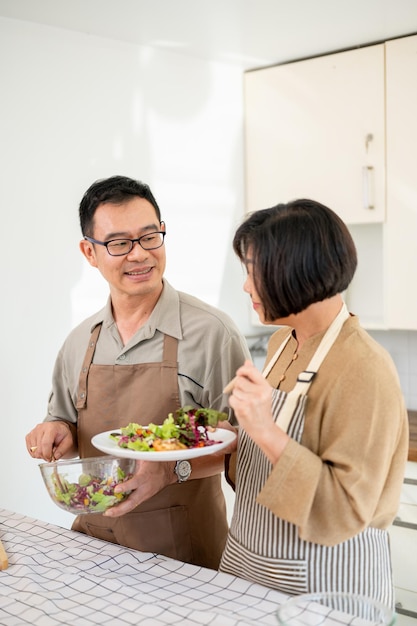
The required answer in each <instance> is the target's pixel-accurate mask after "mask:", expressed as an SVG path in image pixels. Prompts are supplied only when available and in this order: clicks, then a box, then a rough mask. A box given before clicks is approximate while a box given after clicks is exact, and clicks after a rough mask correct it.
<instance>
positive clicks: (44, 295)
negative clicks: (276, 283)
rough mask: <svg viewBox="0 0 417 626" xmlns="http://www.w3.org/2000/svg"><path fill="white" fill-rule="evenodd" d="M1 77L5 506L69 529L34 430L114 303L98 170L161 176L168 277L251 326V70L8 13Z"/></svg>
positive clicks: (1, 40) (0, 458) (0, 456)
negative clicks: (85, 245)
mask: <svg viewBox="0 0 417 626" xmlns="http://www.w3.org/2000/svg"><path fill="white" fill-rule="evenodd" d="M0 84H1V97H0V144H1V147H0V172H1V185H0V210H1V215H2V219H3V240H2V245H1V246H0V255H1V268H0V272H1V283H2V285H3V287H2V293H3V302H2V307H1V328H2V329H3V341H2V359H1V393H2V428H1V439H0V441H1V444H0V446H1V448H0V475H1V499H0V506H1V507H4V508H9V509H12V510H15V511H18V512H22V513H25V514H28V515H31V516H34V517H38V518H41V519H45V520H49V521H53V522H56V523H61V524H64V525H68V524H69V523H70V521H72V519H73V517H72V516H69V515H67V514H66V513H64V512H61V511H60V510H59V509H58V508H57V507H55V505H53V504H52V503H51V502H50V501H49V497H48V495H47V493H46V490H45V489H44V487H43V484H42V482H41V477H40V472H39V470H38V462H37V461H35V460H33V459H31V458H29V456H28V454H27V452H26V448H25V441H24V438H25V435H26V433H27V432H28V431H29V430H30V429H31V428H32V427H33V426H34V425H35V424H36V423H38V422H39V421H41V420H42V419H43V417H44V415H45V413H46V404H47V397H48V393H49V389H50V380H51V373H52V367H53V363H54V360H55V356H56V353H57V351H58V349H59V347H60V345H61V343H62V342H63V340H64V338H65V336H66V335H67V334H68V332H69V330H70V329H71V328H72V327H73V326H74V325H75V324H76V323H77V322H78V321H80V320H81V319H82V318H84V317H85V316H86V315H88V314H90V313H92V312H94V311H95V310H96V309H98V308H100V307H101V306H102V305H103V303H104V301H105V299H106V297H107V287H106V285H105V283H104V282H103V281H102V279H101V277H99V275H98V274H96V272H95V271H94V270H93V269H92V268H90V266H88V265H87V264H86V263H85V262H84V261H83V258H82V257H81V254H80V252H79V251H78V241H79V239H80V232H79V225H78V214H77V210H78V204H79V201H80V199H81V196H82V194H83V193H84V191H85V190H86V189H87V187H88V186H89V185H90V183H92V182H93V181H94V180H96V179H97V178H102V177H106V176H110V175H113V174H124V175H128V176H132V177H136V178H139V179H142V180H144V181H145V182H147V183H149V184H150V186H151V188H152V190H153V192H154V194H155V196H156V198H157V200H158V202H159V204H160V206H161V210H162V214H163V219H164V220H165V222H166V224H167V232H168V236H167V239H166V246H167V257H168V271H167V278H168V279H169V280H170V281H171V282H172V284H174V286H176V287H177V288H179V289H182V290H185V291H190V292H192V293H193V294H195V295H197V296H199V297H201V298H203V299H205V300H207V301H209V302H211V303H212V304H214V305H218V306H221V308H223V309H225V310H226V311H228V312H229V313H231V314H232V315H233V317H234V318H235V319H236V320H237V322H238V323H239V325H240V326H241V328H242V330H243V331H245V330H246V328H245V327H247V326H248V319H249V316H248V313H247V311H248V306H247V302H246V298H245V296H244V294H243V292H242V289H241V285H242V273H241V269H240V266H239V264H238V262H237V261H236V259H235V258H234V256H233V254H232V252H231V249H230V248H231V246H230V241H231V236H232V233H233V232H234V229H235V227H236V224H237V222H238V220H239V219H240V215H241V214H242V207H243V196H242V194H243V181H242V176H243V172H242V169H243V168H242V153H243V152H242V151H243V145H242V107H243V102H242V74H241V70H240V69H238V68H236V67H232V66H226V65H220V64H215V63H208V62H204V61H201V60H197V59H193V58H190V57H186V56H181V55H177V54H172V53H161V52H158V53H155V52H154V51H152V49H148V48H141V47H137V46H134V45H129V44H123V43H119V42H116V41H110V40H105V39H99V38H95V37H91V36H87V35H82V34H77V33H74V32H70V31H65V30H59V29H54V28H50V27H46V26H41V25H35V24H29V23H25V22H19V21H14V20H8V19H2V18H0Z"/></svg>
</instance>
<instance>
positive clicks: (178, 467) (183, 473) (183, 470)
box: [174, 461, 191, 483]
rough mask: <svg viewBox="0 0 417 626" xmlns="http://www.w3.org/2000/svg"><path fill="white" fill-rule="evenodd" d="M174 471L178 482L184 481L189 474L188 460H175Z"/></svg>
mask: <svg viewBox="0 0 417 626" xmlns="http://www.w3.org/2000/svg"><path fill="white" fill-rule="evenodd" d="M174 472H175V473H176V475H177V476H178V481H177V482H179V483H184V482H185V481H186V480H188V479H189V478H190V476H191V463H190V462H189V461H177V462H176V463H175V467H174Z"/></svg>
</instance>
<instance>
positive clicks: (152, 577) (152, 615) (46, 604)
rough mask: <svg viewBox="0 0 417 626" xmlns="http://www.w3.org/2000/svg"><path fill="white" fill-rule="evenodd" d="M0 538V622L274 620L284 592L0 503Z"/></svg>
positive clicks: (215, 623) (162, 625)
mask: <svg viewBox="0 0 417 626" xmlns="http://www.w3.org/2000/svg"><path fill="white" fill-rule="evenodd" d="M0 539H1V540H2V542H3V545H4V548H5V550H6V554H7V556H8V560H9V566H8V568H7V569H4V570H1V571H0V624H1V625H2V626H22V625H24V624H30V625H31V626H34V624H36V626H57V625H60V626H62V625H63V624H77V626H92V625H94V624H100V625H101V626H114V624H117V625H118V626H120V625H123V626H125V625H126V626H132V625H134V624H140V625H141V626H168V625H175V624H178V625H181V626H189V625H190V626H191V625H193V626H194V625H195V626H197V625H198V626H203V625H204V626H259V624H262V626H276V625H277V619H276V617H275V613H276V610H277V608H278V606H279V605H280V604H282V603H283V602H284V601H285V600H287V599H288V597H289V596H287V595H286V594H283V593H280V592H278V591H275V590H273V589H269V588H267V587H264V586H262V585H257V584H254V583H251V582H249V581H245V580H242V579H240V578H236V577H234V576H230V575H229V574H222V573H220V572H217V571H214V570H210V569H205V568H203V567H197V566H195V565H190V564H188V563H182V562H181V561H175V560H174V559H169V558H167V557H164V556H161V555H157V554H151V553H145V552H138V551H136V550H131V549H129V548H124V547H122V546H118V545H115V544H112V543H108V542H106V541H101V540H99V539H94V538H93V537H88V536H87V535H83V534H81V533H77V532H75V531H71V530H67V529H65V528H61V527H59V526H55V525H52V524H48V523H46V522H43V521H40V520H36V519H33V518H30V517H26V516H24V515H21V514H18V513H13V512H11V511H6V510H4V509H0ZM333 623H334V622H333ZM339 624H340V623H339Z"/></svg>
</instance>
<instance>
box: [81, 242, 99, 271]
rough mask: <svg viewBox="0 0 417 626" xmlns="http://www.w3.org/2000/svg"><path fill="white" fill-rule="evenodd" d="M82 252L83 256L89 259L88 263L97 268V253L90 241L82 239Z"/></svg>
mask: <svg viewBox="0 0 417 626" xmlns="http://www.w3.org/2000/svg"><path fill="white" fill-rule="evenodd" d="M80 250H81V252H82V254H83V255H84V256H85V258H86V259H87V261H88V262H89V264H90V265H92V266H93V267H97V260H96V252H95V249H94V245H93V244H92V243H90V241H87V240H86V239H81V241H80Z"/></svg>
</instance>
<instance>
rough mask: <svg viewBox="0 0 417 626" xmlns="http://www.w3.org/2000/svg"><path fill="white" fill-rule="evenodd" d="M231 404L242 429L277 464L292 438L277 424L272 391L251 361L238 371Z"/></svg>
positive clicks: (246, 362) (230, 398)
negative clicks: (274, 415) (273, 412)
mask: <svg viewBox="0 0 417 626" xmlns="http://www.w3.org/2000/svg"><path fill="white" fill-rule="evenodd" d="M229 404H230V406H231V408H232V409H233V411H234V413H235V416H236V418H237V420H238V422H239V425H240V426H241V427H242V428H243V429H244V430H245V431H246V432H247V434H248V435H249V437H251V439H253V441H254V442H255V443H256V444H257V445H258V446H259V447H260V448H261V450H263V452H264V453H265V454H266V456H267V457H268V458H269V460H270V461H271V462H272V463H276V461H277V460H278V459H279V457H280V456H281V453H282V451H283V449H284V447H285V446H286V444H287V442H288V440H289V437H288V435H287V434H286V433H284V431H283V430H282V429H281V428H279V427H278V426H276V424H275V422H274V418H273V415H272V387H271V385H270V384H269V383H268V382H267V381H266V380H265V378H264V377H263V376H262V374H261V373H260V372H259V370H257V369H256V367H255V366H254V365H253V363H251V361H245V363H244V365H242V367H240V368H239V369H238V370H237V372H236V378H235V381H234V386H233V391H232V393H231V395H230V397H229Z"/></svg>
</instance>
